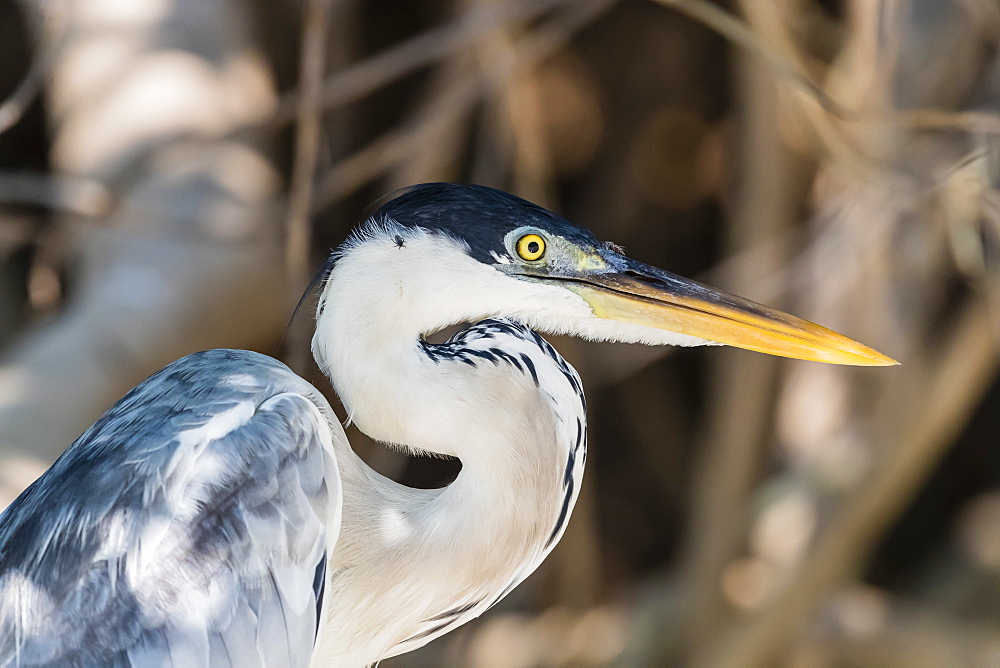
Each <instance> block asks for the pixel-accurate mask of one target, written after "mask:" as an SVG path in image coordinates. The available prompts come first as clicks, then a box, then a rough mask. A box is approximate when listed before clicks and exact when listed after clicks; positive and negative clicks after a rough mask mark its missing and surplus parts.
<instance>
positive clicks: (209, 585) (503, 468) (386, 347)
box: [0, 183, 895, 668]
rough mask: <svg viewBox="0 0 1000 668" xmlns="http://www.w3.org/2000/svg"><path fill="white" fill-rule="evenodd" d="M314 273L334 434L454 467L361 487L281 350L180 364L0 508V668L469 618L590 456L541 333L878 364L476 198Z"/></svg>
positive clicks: (263, 657) (343, 446) (322, 653)
mask: <svg viewBox="0 0 1000 668" xmlns="http://www.w3.org/2000/svg"><path fill="white" fill-rule="evenodd" d="M317 282H318V283H319V284H320V285H321V288H320V294H319V299H318V303H317V307H316V323H315V335H314V337H313V339H312V351H313V354H314V357H315V360H316V362H317V363H318V365H319V367H320V368H321V369H322V370H323V372H324V373H325V374H326V375H327V376H328V377H329V379H330V381H331V384H332V386H333V388H334V389H335V390H336V392H337V394H338V396H339V398H340V401H341V402H342V404H343V406H344V408H345V411H346V414H347V419H348V420H349V421H350V422H353V423H354V424H355V425H357V427H358V428H359V429H360V430H361V431H362V432H364V433H365V434H367V435H368V436H370V437H371V438H373V439H375V440H376V441H379V442H382V443H385V444H389V445H391V446H393V447H396V448H400V449H402V450H404V451H407V452H411V453H416V454H422V455H440V456H446V457H453V458H457V459H458V460H460V461H461V465H462V468H461V471H460V473H459V474H458V476H457V478H455V480H454V481H453V482H452V483H450V484H449V485H447V486H445V487H443V488H440V489H430V490H427V489H412V488H408V487H405V486H403V485H401V484H399V483H397V482H395V481H393V480H391V479H389V478H386V477H383V476H382V475H380V474H379V473H377V472H375V471H374V470H373V469H371V468H369V467H368V466H367V465H366V464H365V463H364V462H363V461H362V460H361V458H360V457H359V456H358V455H357V454H355V452H354V451H353V450H352V449H351V446H350V444H349V443H348V439H347V437H346V435H345V431H344V429H343V426H342V425H341V423H340V422H339V420H338V419H337V417H336V415H335V413H334V412H333V410H332V409H331V406H330V403H329V402H328V401H327V399H326V398H325V397H324V396H323V395H322V394H321V393H320V392H319V391H318V390H317V389H316V388H315V387H314V386H313V385H311V384H310V383H308V382H307V381H305V380H304V379H302V378H300V377H299V376H297V375H296V374H294V373H293V372H292V371H291V370H290V369H288V368H287V367H286V366H285V365H283V364H282V363H281V362H279V361H277V360H275V359H272V358H270V357H267V356H265V355H261V354H258V353H254V352H248V351H242V350H210V351H205V352H199V353H195V354H192V355H189V356H187V357H184V358H182V359H180V360H178V361H176V362H174V363H172V364H170V365H168V366H167V367H165V368H163V369H162V370H160V371H158V372H157V373H155V374H153V375H152V376H150V377H149V378H148V379H147V380H145V381H144V382H142V383H141V384H140V385H138V386H137V387H135V388H134V389H133V390H131V391H130V392H129V393H128V394H126V395H125V396H124V397H123V398H122V399H121V400H119V401H118V402H117V403H116V404H115V405H114V406H113V407H112V408H110V409H109V410H108V411H107V413H105V414H104V416H103V417H101V418H100V419H99V420H98V421H97V422H96V423H94V424H93V425H92V426H91V427H90V428H89V429H88V430H87V431H86V432H85V433H84V434H83V435H82V436H80V437H79V439H77V440H76V441H75V442H74V443H73V444H72V445H71V446H70V447H69V448H68V449H67V450H66V451H65V452H64V453H63V455H62V456H61V457H60V458H59V459H58V460H57V461H56V462H55V464H54V465H53V466H52V467H51V468H50V469H48V470H47V471H46V472H45V473H44V474H43V475H42V476H41V477H39V478H38V480H36V481H35V482H34V483H33V484H32V485H30V486H29V487H28V488H27V489H26V490H25V491H24V492H23V493H22V494H21V495H20V496H19V497H18V498H17V499H16V500H15V501H14V502H13V503H12V504H11V505H10V506H9V507H8V508H7V509H6V510H5V511H4V513H3V514H2V515H0V666H47V665H79V666H89V665H102V666H127V665H131V666H154V665H155V666H163V665H171V666H178V667H181V666H183V667H185V668H187V667H191V666H234V667H239V668H246V667H249V666H307V665H316V666H320V665H324V666H364V665H370V664H373V663H376V662H378V661H379V660H381V659H383V658H387V657H391V656H395V655H398V654H402V653H404V652H409V651H411V650H414V649H416V648H418V647H421V646H422V645H424V644H426V643H428V642H430V641H431V640H434V639H435V638H438V637H439V636H441V635H443V634H445V633H447V632H449V631H451V630H453V629H455V628H457V627H459V626H461V625H462V624H465V623H466V622H468V621H469V620H471V619H474V618H476V617H478V616H480V615H482V614H483V613H484V612H486V611H487V610H489V609H490V608H491V607H492V606H493V605H494V604H496V603H497V602H498V601H499V600H500V599H502V598H503V597H504V596H505V595H507V594H508V593H509V592H510V591H511V590H512V589H513V588H514V587H515V586H517V585H518V584H519V583H520V582H521V581H523V580H524V579H525V578H526V577H527V576H528V575H529V574H530V573H531V572H532V571H534V570H535V569H536V568H537V567H538V565H539V564H540V563H541V562H542V560H543V559H545V557H546V555H547V554H549V552H551V550H552V549H553V547H554V546H555V545H556V543H557V542H558V541H559V539H560V537H561V536H562V534H563V532H564V531H565V529H566V523H567V521H568V520H569V517H570V513H571V512H572V510H573V505H574V503H575V502H576V499H577V495H578V494H579V492H580V482H581V477H582V475H583V471H584V465H585V463H586V460H587V431H586V399H585V397H584V393H583V387H582V384H581V381H580V377H579V376H578V375H577V372H576V371H575V370H574V369H573V367H572V366H570V365H569V364H568V363H567V362H566V361H565V360H564V359H563V358H562V357H561V356H560V355H559V353H557V352H556V351H555V349H554V348H553V347H552V346H551V345H550V344H549V343H547V342H546V340H545V339H544V338H542V336H541V334H540V333H539V332H541V333H545V334H569V335H574V336H578V337H582V338H584V339H588V340H592V341H618V342H632V343H643V344H649V345H679V346H693V345H702V344H710V343H714V344H725V345H731V346H737V347H740V348H746V349H749V350H753V351H758V352H763V353H768V354H772V355H780V356H785V357H792V358H798V359H805V360H813V361H820V362H829V363H835V364H851V365H869V366H878V365H889V364H894V363H895V362H894V361H893V360H892V359H890V358H889V357H886V356H884V355H882V354H881V353H878V352H876V351H875V350H873V349H871V348H868V347H866V346H864V345H862V344H860V343H858V342H855V341H853V340H851V339H849V338H846V337H844V336H841V335H840V334H837V333H835V332H833V331H831V330H828V329H825V328H823V327H821V326H819V325H815V324H813V323H810V322H807V321H805V320H801V319H799V318H796V317H794V316H791V315H788V314H785V313H782V312H779V311H776V310H773V309H771V308H768V307H766V306H763V305H760V304H757V303H754V302H751V301H748V300H746V299H743V298H740V297H737V296H734V295H731V294H727V293H725V292H722V291H720V290H716V289H714V288H710V287H707V286H705V285H702V284H699V283H696V282H694V281H691V280H688V279H685V278H682V277H680V276H677V275H675V274H671V273H669V272H666V271H664V270H661V269H658V268H655V267H652V266H649V265H647V264H643V263H641V262H639V261H637V260H634V259H631V258H629V257H628V256H626V255H625V253H624V251H623V250H622V249H621V248H620V247H619V246H617V245H615V244H613V243H608V242H600V241H598V240H597V238H596V237H595V236H594V235H593V234H592V233H591V232H589V231H587V230H585V229H583V228H580V227H577V226H575V225H573V224H571V223H570V222H568V221H567V220H565V219H564V218H562V217H560V216H558V215H556V214H554V213H552V212H550V211H548V210H546V209H543V208H541V207H539V206H536V205H534V204H531V203H529V202H527V201H525V200H522V199H519V198H517V197H515V196H513V195H510V194H507V193H505V192H501V191H498V190H493V189H490V188H487V187H484V186H476V185H461V184H446V183H433V184H423V185H419V186H413V187H411V188H409V189H406V190H404V191H402V192H401V193H398V194H397V195H396V196H394V197H392V198H391V199H389V200H388V201H386V202H385V203H384V204H382V205H381V206H380V207H379V208H378V209H377V210H376V211H375V212H374V213H373V214H372V215H371V216H369V217H367V218H365V220H364V221H362V223H361V224H360V225H359V226H358V227H357V228H356V229H355V231H354V232H353V233H352V234H351V236H350V237H349V238H348V239H347V240H346V241H345V242H344V243H343V244H342V245H341V246H340V247H339V248H338V249H337V250H336V251H334V252H333V253H332V254H331V255H330V257H329V259H328V261H327V262H326V263H325V264H324V266H323V268H322V270H321V272H320V275H319V277H318V281H317ZM463 323H464V324H463ZM455 325H460V329H459V331H458V332H457V333H455V334H454V335H453V336H452V337H451V338H450V339H448V340H447V341H446V342H443V343H432V342H431V341H430V340H429V338H428V337H429V335H430V334H431V333H434V332H438V331H441V330H442V329H444V328H447V327H451V326H455Z"/></svg>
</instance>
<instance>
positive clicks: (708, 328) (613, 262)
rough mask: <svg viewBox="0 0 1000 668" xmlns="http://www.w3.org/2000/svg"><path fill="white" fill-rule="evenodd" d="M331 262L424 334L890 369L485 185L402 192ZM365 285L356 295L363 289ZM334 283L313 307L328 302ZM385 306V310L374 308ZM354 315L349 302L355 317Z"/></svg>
mask: <svg viewBox="0 0 1000 668" xmlns="http://www.w3.org/2000/svg"><path fill="white" fill-rule="evenodd" d="M332 266H333V268H332V271H331V274H336V275H337V276H338V280H339V281H340V282H341V283H342V284H344V283H346V284H348V285H349V284H350V281H351V277H361V276H367V277H369V278H370V277H371V276H372V275H373V274H372V272H373V271H377V272H378V275H379V276H380V278H381V281H382V282H383V283H385V284H388V285H390V286H392V287H393V288H394V290H389V289H387V288H385V286H383V288H381V289H380V290H379V295H380V296H379V297H374V296H373V297H370V298H369V297H366V299H377V300H379V302H380V303H379V304H373V308H372V309H371V312H372V313H391V320H392V322H387V323H383V324H382V325H381V326H382V327H383V328H391V327H392V326H394V323H395V324H399V323H412V324H413V326H414V327H416V328H417V329H418V330H419V332H417V333H419V334H423V333H426V332H427V331H428V330H430V329H435V328H440V327H444V326H447V325H449V324H454V323H456V322H461V321H472V320H477V319H482V318H487V317H498V316H499V317H511V318H516V319H519V320H521V321H523V322H525V323H526V324H528V325H529V326H531V327H533V328H535V329H538V330H541V331H545V332H550V333H557V334H571V335H576V336H581V337H584V338H587V339H591V340H602V341H624V342H638V343H646V344H674V345H700V344H706V343H717V344H725V345H730V346H736V347H739V348H746V349H749V350H755V351H758V352H763V353H768V354H771V355H780V356H784V357H792V358H797V359H806V360H815V361H821V362H830V363H834V364H852V365H863V366H881V365H890V364H895V363H896V362H895V361H894V360H892V359H890V358H889V357H886V356H885V355H882V354H881V353H878V352H876V351H875V350H872V349H871V348H868V347H867V346H864V345H862V344H860V343H858V342H856V341H853V340H851V339H849V338H847V337H844V336H841V335H840V334H837V333H836V332H833V331H831V330H829V329H826V328H824V327H821V326H819V325H816V324H813V323H811V322H808V321H805V320H802V319H800V318H797V317H795V316H792V315H789V314H787V313H782V312H781V311H777V310H775V309H772V308H769V307H767V306H764V305H762V304H758V303H755V302H752V301H750V300H747V299H743V298H742V297H737V296H736V295H732V294H729V293H726V292H723V291H721V290H717V289H715V288H711V287H708V286H706V285H702V284H701V283H698V282H695V281H692V280H690V279H687V278H683V277H681V276H677V275H675V274H671V273H670V272H667V271H664V270H662V269H658V268H656V267H652V266H650V265H647V264H644V263H642V262H639V261H637V260H634V259H632V258H630V257H628V256H626V255H625V254H624V252H623V251H622V249H621V248H619V247H618V246H616V245H614V244H611V243H607V242H600V241H598V240H597V239H596V238H595V237H594V235H593V234H592V233H591V232H589V231H588V230H585V229H583V228H580V227H577V226H576V225H573V224H572V223H570V222H569V221H567V220H565V219H563V218H561V217H559V216H557V215H555V214H553V213H551V212H549V211H547V210H545V209H543V208H541V207H539V206H536V205H534V204H531V203H530V202H527V201H525V200H522V199H520V198H518V197H515V196H513V195H510V194H507V193H504V192H501V191H498V190H494V189H492V188H487V187H484V186H473V185H459V184H447V183H430V184H423V185H419V186H413V187H411V188H408V189H406V190H405V191H403V192H402V193H401V194H398V195H396V196H395V197H393V198H392V199H390V200H389V201H388V202H386V203H385V204H383V205H382V206H381V207H380V208H379V209H378V211H377V212H376V213H375V214H374V215H373V216H372V217H371V219H370V220H369V221H368V223H367V224H366V225H364V226H362V227H361V228H360V230H359V232H358V233H356V234H355V235H354V236H353V237H352V239H350V240H349V241H348V242H346V243H345V245H344V246H343V247H342V248H341V249H340V251H338V253H337V254H335V256H334V259H333V260H332ZM361 280H362V279H361V278H358V280H357V281H356V282H355V288H356V289H352V290H353V292H355V293H358V294H363V292H364V290H363V289H362V288H361V286H360V281H361ZM331 282H332V281H331ZM331 282H328V289H327V291H326V292H325V293H324V297H323V300H322V301H321V307H322V306H323V305H324V304H325V303H327V302H330V301H331V300H333V298H334V297H335V295H331V294H330V290H329V286H330V283H331ZM386 299H390V300H394V303H393V308H391V309H386V308H380V307H381V306H384V305H385V304H383V303H381V302H383V301H384V300H386ZM359 310H363V308H362V307H359V306H358V305H357V304H356V305H355V306H354V308H353V309H352V312H353V313H354V314H357V313H358V311H359ZM373 317H375V316H373ZM369 324H372V323H369ZM375 324H376V326H377V325H378V323H375Z"/></svg>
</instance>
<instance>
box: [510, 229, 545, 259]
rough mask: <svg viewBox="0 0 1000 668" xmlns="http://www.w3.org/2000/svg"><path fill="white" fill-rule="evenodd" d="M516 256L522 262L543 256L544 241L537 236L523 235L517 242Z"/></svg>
mask: <svg viewBox="0 0 1000 668" xmlns="http://www.w3.org/2000/svg"><path fill="white" fill-rule="evenodd" d="M517 254H518V255H520V256H521V258H522V259H524V260H537V259H538V258H540V257H542V256H543V255H545V239H543V238H541V237H540V236H538V235H537V234H525V235H524V236H523V237H521V238H520V239H518V240H517Z"/></svg>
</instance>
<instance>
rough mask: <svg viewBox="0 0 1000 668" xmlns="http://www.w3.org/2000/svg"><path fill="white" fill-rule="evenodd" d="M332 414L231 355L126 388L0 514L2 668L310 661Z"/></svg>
mask: <svg viewBox="0 0 1000 668" xmlns="http://www.w3.org/2000/svg"><path fill="white" fill-rule="evenodd" d="M330 416H332V413H331V412H330V409H329V406H328V405H327V404H326V401H325V400H324V399H323V398H322V397H321V396H320V395H319V393H318V392H316V391H315V389H314V388H312V386H311V385H309V384H308V383H306V382H305V381H303V380H302V379H300V378H298V377H297V376H295V375H294V374H293V373H292V372H291V371H290V370H289V369H288V368H287V367H285V366H284V365H282V364H281V363H279V362H277V361H276V360H273V359H271V358H268V357H265V356H263V355H258V354H256V353H250V352H245V351H230V350H213V351H207V352H203V353H198V354H195V355H191V356H189V357H186V358H184V359H181V360H179V361H177V362H175V363H173V364H171V365H170V366H168V367H166V368H165V369H163V370H162V371H160V372H158V373H157V374H155V375H153V376H152V377H150V378H149V379H148V380H146V381H145V382H144V383H142V384H141V385H139V386H138V387H136V388H135V389H134V390H132V391H131V392H130V393H129V394H128V395H126V396H125V397H124V398H123V399H122V400H121V401H119V402H118V403H117V404H115V406H114V407H112V408H111V409H110V410H109V411H108V412H107V413H106V414H105V415H104V416H103V417H102V418H101V419H100V420H98V421H97V422H96V423H95V424H94V425H93V426H92V427H91V428H90V429H89V430H88V431H87V432H86V433H84V434H83V435H82V436H81V437H80V438H79V439H78V440H77V441H76V442H75V443H74V444H73V445H72V446H71V447H70V448H69V449H68V450H67V451H66V452H65V453H64V454H63V456H62V457H60V459H59V460H58V461H57V462H56V464H55V465H54V466H53V467H52V468H51V469H49V471H47V472H46V473H45V474H44V475H43V476H42V477H41V478H39V479H38V480H37V481H36V482H35V483H34V484H33V485H31V486H30V487H29V488H28V489H27V490H25V492H24V493H23V494H21V496H20V497H18V499H17V500H15V501H14V503H13V504H11V505H10V506H9V507H8V508H7V510H6V511H5V512H4V513H3V514H2V515H0V666H40V665H56V664H58V665H122V666H125V665H143V666H147V665H173V666H185V667H187V666H201V665H212V666H227V665H231V666H240V667H242V666H254V665H281V666H285V665H302V666H305V665H307V664H308V657H309V654H310V649H311V644H312V642H313V639H314V638H315V634H316V628H317V609H318V607H317V598H318V597H319V596H320V593H321V590H320V589H319V588H317V587H315V586H314V580H315V574H316V572H317V568H318V567H319V566H320V565H321V563H322V562H323V561H324V560H325V558H326V550H327V539H328V537H329V536H331V535H336V532H337V530H338V527H337V526H334V525H333V523H334V522H335V521H336V520H335V518H338V517H339V512H338V511H339V504H340V496H341V491H340V480H339V475H338V473H337V469H336V464H335V461H334V456H333V451H332V448H331V442H332V438H333V437H332V432H331V429H330V423H329V419H330Z"/></svg>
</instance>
